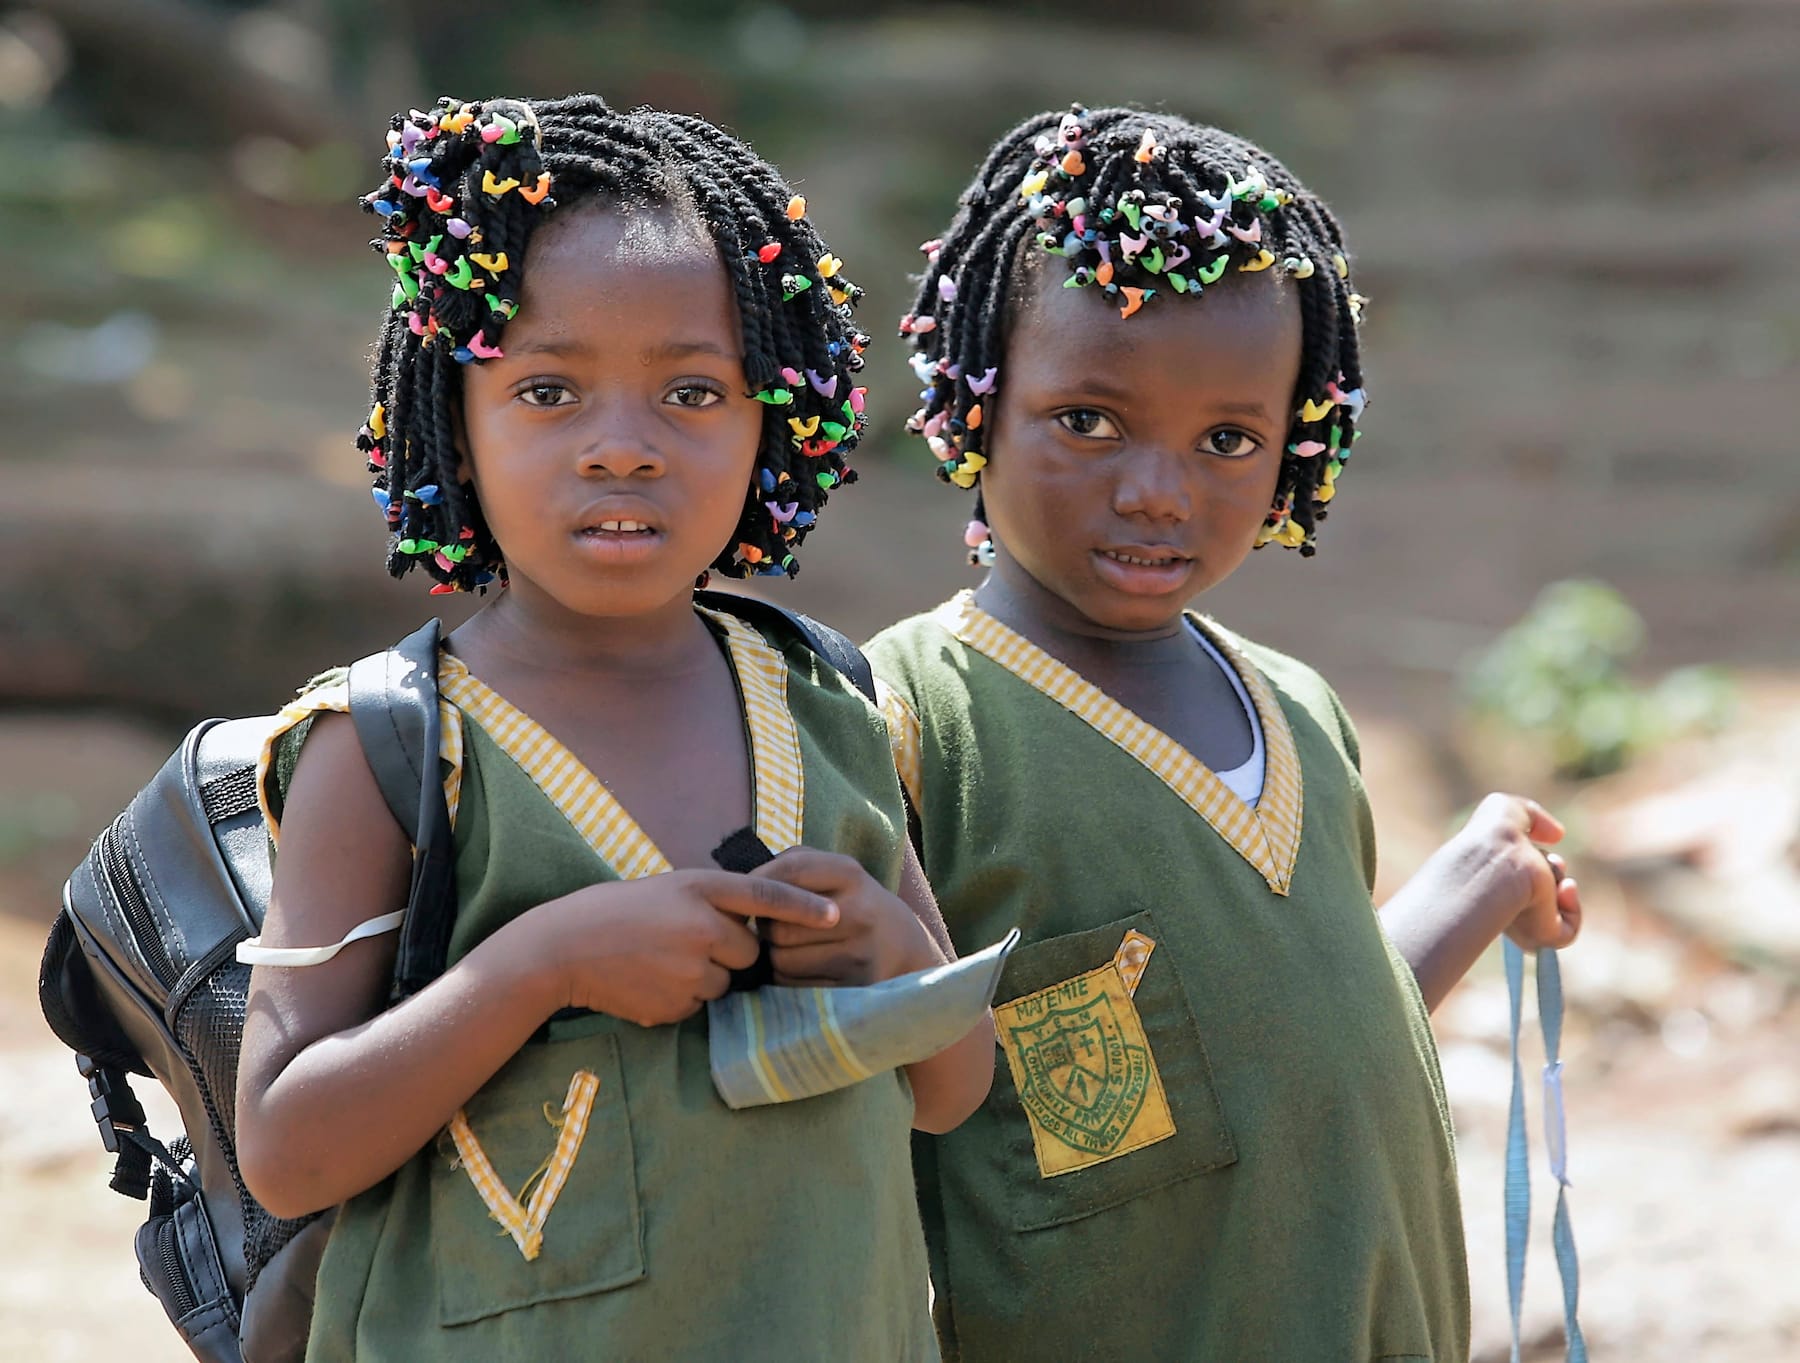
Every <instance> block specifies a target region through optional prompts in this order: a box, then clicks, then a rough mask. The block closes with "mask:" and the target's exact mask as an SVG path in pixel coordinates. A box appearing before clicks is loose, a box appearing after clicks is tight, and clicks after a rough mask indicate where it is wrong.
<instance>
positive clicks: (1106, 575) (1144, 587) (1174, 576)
mask: <svg viewBox="0 0 1800 1363" xmlns="http://www.w3.org/2000/svg"><path fill="white" fill-rule="evenodd" d="M1134 548H1136V546H1134ZM1094 564H1095V569H1096V571H1097V572H1098V574H1099V576H1100V578H1101V580H1102V581H1104V582H1106V583H1108V584H1109V585H1111V586H1112V587H1114V588H1115V589H1117V590H1119V591H1122V592H1125V593H1127V594H1128V595H1131V596H1166V595H1168V594H1169V593H1170V592H1172V591H1175V590H1177V589H1179V588H1180V587H1181V585H1182V584H1183V583H1184V582H1186V581H1187V577H1188V571H1189V569H1191V568H1192V567H1193V565H1194V561H1193V560H1192V559H1190V558H1183V557H1179V556H1175V557H1171V556H1170V551H1168V550H1155V549H1148V548H1140V549H1137V550H1136V552H1133V550H1132V549H1096V550H1094Z"/></svg>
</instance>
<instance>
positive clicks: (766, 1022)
mask: <svg viewBox="0 0 1800 1363" xmlns="http://www.w3.org/2000/svg"><path fill="white" fill-rule="evenodd" d="M387 140H388V151H387V157H386V160H385V162H384V179H383V182H382V184H381V185H380V186H379V187H378V188H377V189H376V190H375V191H374V192H373V193H372V194H370V195H369V196H368V198H367V199H366V200H365V204H366V206H367V207H368V208H369V209H370V210H371V211H372V212H374V213H377V214H379V215H380V216H381V217H382V219H383V221H384V228H383V231H382V235H381V237H380V239H379V240H378V241H377V242H376V243H375V246H376V248H377V249H378V250H379V251H380V252H381V254H382V255H383V256H384V257H385V259H386V260H387V261H388V263H389V264H390V265H391V266H392V267H393V269H394V271H395V274H396V276H397V283H396V284H395V286H394V292H393V299H392V303H393V306H392V311H391V313H390V315H389V318H388V321H387V324H386V326H385V327H384V329H383V331H382V334H381V339H380V343H379V347H378V351H377V355H376V361H375V379H374V386H375V401H374V407H373V410H372V411H371V413H370V416H369V419H368V422H367V424H366V425H365V426H364V428H363V431H362V434H361V439H360V445H361V449H362V451H363V454H364V456H365V457H366V459H367V461H368V466H369V470H370V472H371V474H372V475H373V477H374V491H375V501H376V503H377V505H378V506H379V507H380V509H381V511H382V514H383V516H384V518H385V520H386V523H387V526H388V529H389V550H388V567H389V569H390V571H392V572H393V573H394V574H395V575H396V576H399V575H403V574H405V573H406V572H408V571H409V570H411V569H415V568H417V569H421V570H423V572H424V573H425V574H426V575H427V576H428V577H430V578H432V579H433V580H434V581H435V582H436V584H437V585H436V586H435V587H434V588H433V590H434V591H436V592H454V591H476V592H486V593H487V594H488V596H489V600H488V603H487V604H486V605H485V606H484V608H482V609H481V610H480V611H478V612H477V613H476V614H475V615H474V616H473V617H472V618H471V619H470V620H469V621H468V622H467V623H466V624H464V625H463V626H461V627H460V628H458V629H457V630H455V631H454V632H453V633H452V634H451V635H450V636H449V639H448V644H447V647H446V649H445V651H443V652H442V654H441V657H440V662H439V667H438V673H437V685H438V692H439V695H440V697H441V704H440V714H441V718H442V731H443V739H442V747H441V752H440V756H441V767H442V771H443V774H444V792H445V798H446V804H447V807H448V810H449V814H450V818H451V820H452V821H453V826H454V849H453V851H454V868H455V875H454V879H455V887H456V891H455V903H454V904H450V905H444V906H442V911H443V912H445V913H450V914H453V921H452V923H451V926H450V930H449V949H448V955H447V960H446V966H445V969H444V971H443V973H442V974H441V975H439V976H438V977H437V978H436V979H434V980H432V981H431V982H430V983H429V984H427V985H425V986H424V987H423V988H421V989H419V990H418V991H417V992H414V993H411V994H410V995H409V996H407V997H404V998H401V999H399V1000H398V1001H397V1002H390V998H389V984H390V979H391V978H392V974H393V963H394V959H395V951H394V941H395V939H394V936H393V933H392V929H393V928H395V927H397V926H399V922H400V919H401V917H402V914H401V913H399V912H396V908H397V906H398V905H401V904H404V903H405V902H406V897H407V876H408V867H409V862H410V857H409V851H408V837H407V833H408V831H409V830H402V829H401V828H399V827H398V826H396V824H395V822H394V820H393V818H392V817H390V815H389V814H388V812H387V805H386V804H385V803H384V801H383V798H382V795H381V793H380V790H379V788H378V786H377V783H376V781H375V779H374V777H373V776H372V774H371V771H370V769H369V767H368V765H367V763H366V762H365V759H364V756H363V753H362V751H361V749H360V748H359V746H358V741H357V737H356V734H355V732H354V730H353V728H352V726H351V724H350V723H348V722H347V721H346V719H345V717H344V716H343V715H342V714H340V713H337V712H340V711H343V710H344V709H346V708H347V687H346V684H345V682H344V679H343V676H342V675H341V674H333V675H329V676H327V677H325V678H322V679H320V680H319V681H318V682H316V683H315V684H314V685H313V686H312V687H311V688H310V689H309V690H308V691H307V692H306V693H305V694H304V695H303V696H302V697H301V698H300V700H298V701H297V702H295V703H294V705H292V706H290V707H289V709H288V710H287V711H286V712H285V714H284V719H283V724H282V728H281V732H280V733H278V735H277V736H276V737H275V738H274V739H273V740H271V743H270V746H269V748H268V750H267V751H266V752H265V757H264V763H263V768H262V771H261V773H260V781H259V784H260V786H261V792H262V796H263V799H264V806H265V810H266V813H267V815H268V818H269V826H270V830H271V833H272V834H273V833H275V832H276V831H277V830H278V831H279V835H280V854H279V859H278V861H277V864H276V870H275V878H274V889H273V895H272V899H271V904H270V908H269V911H268V917H267V921H266V923H265V924H264V928H263V932H262V935H261V937H260V938H258V939H255V940H253V941H252V942H249V943H246V944H244V945H243V946H242V947H241V948H240V949H239V956H240V959H242V960H245V961H249V962H251V963H253V964H254V966H255V973H254V976H253V979H252V984H251V989H250V998H249V1016H248V1018H247V1020H246V1023H245V1028H244V1042H243V1052H242V1070H241V1081H240V1086H239V1092H238V1104H237V1123H238V1125H237V1137H238V1150H239V1154H240V1157H241V1162H242V1170H243V1177H244V1180H245V1183H246V1184H247V1186H248V1187H249V1188H250V1189H251V1190H252V1191H253V1192H254V1194H255V1195H256V1196H257V1197H258V1198H259V1199H260V1200H261V1201H262V1202H263V1203H264V1204H265V1205H266V1206H267V1207H268V1209H269V1210H270V1211H271V1212H273V1213H275V1214H277V1215H279V1216H285V1217H299V1216H301V1215H303V1214H307V1213H311V1212H314V1211H317V1210H319V1209H321V1208H327V1207H332V1206H334V1205H336V1204H342V1206H341V1207H340V1208H339V1210H338V1213H337V1219H336V1221H335V1224H334V1225H333V1226H332V1228H331V1231H330V1237H329V1240H328V1242H327V1243H326V1245H325V1249H324V1257H323V1261H322V1264H321V1267H320V1270H319V1274H318V1292H317V1304H316V1308H315V1312H314V1315H313V1319H312V1330H311V1338H310V1344H309V1349H308V1354H307V1357H308V1358H309V1359H311V1360H315V1363H317V1361H320V1360H340V1359H341V1360H348V1359H356V1360H392V1361H393V1363H401V1361H402V1360H403V1361H404V1363H416V1361H417V1360H439V1359H441V1360H470V1361H471V1363H474V1361H475V1360H481V1363H488V1360H494V1359H511V1358H518V1359H523V1358H600V1357H604V1358H619V1359H625V1358H680V1359H700V1360H705V1359H719V1360H726V1359H730V1360H744V1359H768V1360H781V1361H782V1363H788V1361H789V1360H795V1359H819V1360H836V1359H851V1358H856V1359H876V1358H880V1359H884V1360H887V1359H902V1360H926V1359H932V1358H935V1357H936V1356H937V1349H936V1344H935V1342H934V1340H933V1336H932V1330H931V1325H930V1321H929V1318H928V1315H927V1308H926V1297H927V1279H926V1258H925V1248H924V1243H923V1239H922V1235H921V1232H920V1226H919V1221H918V1214H917V1210H916V1204H915V1201H914V1195H913V1183H912V1171H911V1163H910V1150H909V1140H908V1136H909V1132H910V1131H911V1130H912V1129H914V1128H915V1127H916V1128H919V1129H925V1130H933V1131H945V1130H949V1129H950V1128H951V1127H954V1126H955V1125H956V1124H957V1123H958V1122H959V1121H961V1120H962V1119H963V1118H964V1117H965V1116H966V1115H967V1114H968V1113H969V1112H970V1111H972V1110H973V1108H974V1107H975V1106H976V1105H977V1104H978V1103H979V1102H980V1101H981V1098H982V1096H983V1095H984V1094H985V1092H986V1090H987V1087H988V1084H989V1080H990V1077H991V1074H992V1069H993V1065H992V1057H993V1049H992V1039H991V1038H992V1030H991V1025H990V1021H989V1018H988V1015H987V1012H986V1004H987V998H988V995H989V994H990V993H991V988H992V978H991V975H992V971H990V972H989V974H990V978H989V979H988V980H987V983H986V985H985V986H982V985H981V984H980V982H979V981H977V982H976V987H974V988H972V989H971V988H960V990H959V989H958V988H953V987H952V986H955V985H956V983H957V981H958V980H963V979H964V978H965V977H964V976H963V975H961V974H959V973H958V972H959V966H958V965H950V964H947V963H948V962H949V961H950V960H951V953H950V950H949V944H948V938H947V936H946V935H945V933H944V930H943V926H942V921H941V919H940V918H939V917H938V914H937V911H936V909H935V907H934V906H933V904H932V901H931V896H930V892H929V890H928V889H927V888H926V886H925V883H924V880H923V878H922V876H921V874H920V871H919V867H918V864H917V861H916V859H915V857H914V855H913V853H912V852H911V850H910V848H909V846H908V844H907V839H906V836H905V816H904V812H903V805H902V797H901V792H900V789H899V786H898V783H897V781H896V780H895V775H894V771H893V766H892V762H891V759H890V755H889V749H888V743H887V737H886V731H885V728H884V726H883V724H882V721H881V717H880V715H879V714H878V713H877V712H876V710H875V708H874V707H873V705H872V704H871V703H870V702H868V701H867V700H865V699H864V697H863V696H862V695H861V694H859V693H858V691H857V689H856V687H854V686H853V685H852V684H851V683H850V682H849V681H848V680H846V679H845V678H844V677H843V676H841V675H840V674H839V673H838V672H836V671H835V670H833V669H832V668H830V667H828V666H825V665H824V664H823V663H822V662H821V660H820V657H819V655H818V653H816V652H815V651H814V649H813V648H812V647H810V646H809V644H808V641H807V640H806V639H804V638H802V637H801V635H800V634H798V633H796V632H795V631H794V630H792V629H789V628H787V627H786V624H788V623H792V622H791V621H788V622H786V623H774V622H771V620H770V617H769V616H768V614H766V613H763V614H759V615H757V616H755V617H754V619H755V620H757V621H761V622H762V623H753V622H752V618H749V617H746V616H745V615H743V614H741V613H738V612H735V611H734V610H733V609H731V608H729V606H727V605H723V604H719V603H718V602H717V601H714V602H712V603H710V604H706V605H704V606H702V605H700V604H697V602H696V599H695V585H696V579H697V578H700V579H703V578H704V577H705V575H706V573H707V572H708V570H709V569H710V570H711V571H717V572H720V573H723V574H725V575H728V576H744V575H746V574H749V573H762V574H771V575H777V576H788V575H791V574H792V573H793V572H794V571H795V570H796V567H797V564H796V560H795V557H794V554H795V551H796V550H797V549H798V547H799V546H800V544H801V542H802V541H803V540H804V539H805V537H806V535H807V534H808V533H809V532H810V530H811V529H812V527H813V525H814V523H815V520H816V518H817V515H818V513H819V511H820V510H821V508H822V507H823V506H824V504H825V501H826V498H827V495H828V494H829V493H830V492H831V491H832V490H834V489H835V488H837V487H838V486H839V485H841V484H842V483H845V482H848V481H851V478H852V475H851V474H850V472H849V471H848V469H847V466H846V456H847V455H848V453H849V452H850V450H851V449H852V448H853V447H854V446H855V444H856V442H857V439H858V436H859V435H860V433H861V430H862V426H863V390H862V389H861V388H860V387H859V386H857V377H856V376H857V371H858V370H860V368H861V367H862V359H861V351H862V348H863V345H864V344H865V342H866V340H867V338H866V337H864V336H862V335H861V334H859V332H858V331H857V330H856V328H855V327H854V325H852V322H851V318H850V313H849V306H850V304H851V303H853V302H854V301H855V297H856V293H857V291H856V289H855V287H854V286H853V285H852V284H850V283H849V282H848V281H847V280H846V279H845V278H844V276H843V274H842V272H841V262H839V261H838V259H837V258H836V257H835V256H833V255H832V254H831V253H830V252H829V250H827V249H826V247H825V245H824V243H823V242H822V241H821V240H820V239H819V237H818V235H817V234H816V233H815V231H814V230H813V228H812V227H811V225H810V224H809V222H808V221H807V218H806V206H805V203H804V201H803V200H802V199H800V198H799V197H798V196H795V195H793V193H792V191H791V190H789V189H788V188H787V186H786V185H784V184H783V182H782V181H781V178H780V176H779V175H778V174H777V173H776V172H775V171H774V170H773V169H772V168H771V167H769V166H768V165H766V164H765V163H763V162H762V161H760V160H759V159H757V158H756V157H755V156H754V155H753V154H752V153H751V152H750V150H749V149H748V148H746V147H745V146H743V145H742V144H741V143H739V142H737V141H736V140H734V139H733V138H731V137H729V136H728V135H726V134H725V133H723V132H721V131H720V130H719V129H717V128H715V127H712V126H711V125H709V124H707V123H704V122H702V121H700V120H698V119H692V118H684V117H680V116H676V115H671V114H662V113H657V112H653V111H647V110H646V111H638V112H634V113H630V114H624V113H619V112H617V111H615V110H613V109H611V108H609V107H608V106H607V105H606V104H604V103H603V102H602V101H600V100H599V99H596V98H593V97H588V96H577V97H574V98H570V99H564V100H557V101H550V102H525V101H518V100H489V101H485V102H479V103H463V102H461V101H457V100H451V99H446V100H444V101H442V102H441V103H440V104H439V105H438V106H437V107H436V108H434V109H432V110H430V111H424V112H421V111H417V110H415V111H413V112H411V113H410V114H407V115H403V116H399V117H396V118H395V120H394V121H393V124H392V127H391V129H390V131H389V134H388V139H387ZM734 829H735V830H741V831H740V832H739V833H738V834H736V835H733V836H732V837H729V838H728V837H727V836H726V835H728V834H731V833H732V830H734ZM742 830H749V831H742ZM721 839H724V842H721ZM746 843H747V844H748V845H750V846H752V847H753V848H754V849H755V850H756V851H757V852H758V853H759V855H757V856H754V857H749V858H747V859H746V858H745V857H742V856H740V857H739V858H738V864H736V865H735V866H734V867H733V869H719V868H718V867H717V866H715V864H714V863H715V860H721V859H722V858H720V857H719V856H718V855H717V854H718V853H719V851H720V849H721V848H723V847H727V846H734V845H736V846H740V848H741V846H742V845H744V844H746ZM771 853H772V854H774V855H773V857H772V859H769V857H770V854H771ZM758 861H760V862H762V864H761V865H756V864H755V863H756V862H758ZM750 920H757V921H758V922H759V923H760V924H761V925H762V934H761V936H760V937H759V935H758V933H757V932H755V931H753V930H752V927H751V926H750ZM321 944H330V945H321ZM759 959H760V960H761V961H762V962H763V964H764V968H765V973H766V976H767V978H766V980H765V984H766V988H763V989H759V990H757V991H756V992H755V993H754V994H749V995H746V994H745V993H744V992H743V991H739V992H738V993H735V994H732V995H731V996H730V998H729V999H726V998H725V997H724V996H726V995H727V991H728V989H729V988H730V986H731V985H732V983H733V972H742V971H748V970H750V969H752V968H753V967H756V966H757V965H758V963H759ZM961 964H967V963H961ZM991 964H992V965H994V966H997V964H998V960H997V957H996V958H993V959H992V961H991ZM300 967H304V968H300ZM917 972H924V973H923V974H917ZM909 981H910V983H909ZM946 982H948V983H946ZM947 988H948V989H949V990H950V993H949V995H945V994H944V993H941V992H934V991H942V990H944V989H947ZM946 997H948V998H949V1003H948V1004H947V1005H945V1006H943V1007H939V1006H938V1003H941V1002H942V1001H943V1000H944V999H945V998H946ZM918 998H925V999H927V1000H928V1001H934V1000H935V1001H937V1002H933V1003H932V1006H931V1008H930V1009H929V1011H931V1012H933V1013H936V1014H940V1016H937V1017H935V1018H934V1019H933V1020H932V1023H931V1025H930V1026H926V1027H923V1028H922V1029H918V1030H917V1031H916V1033H909V1034H908V1035H907V1036H903V1037H901V1038H900V1039H899V1041H898V1042H896V1041H895V1038H894V1036H893V1035H891V1033H892V1032H893V1030H894V1028H893V1026H892V1025H891V1024H892V1023H893V1019H894V1018H895V1017H896V1016H897V1015H908V1014H907V1010H908V1009H909V1008H910V1009H912V1011H913V1012H914V1013H916V1012H917V1011H918V1010H917V1006H916V1003H917V999H918ZM746 1000H747V1001H746ZM838 1000H842V1002H838ZM896 1010H898V1013H897V1012H896ZM709 1017H710V1022H711V1025H710V1026H709ZM946 1019H948V1020H949V1024H950V1025H948V1026H946ZM902 1030H905V1029H902ZM921 1036H923V1037H924V1038H925V1039H924V1040H923V1041H921V1040H920V1037H921ZM908 1041H911V1042H912V1043H914V1044H912V1045H910V1047H909V1046H908V1045H907V1044H905V1043H907V1042H908ZM896 1066H898V1067H899V1068H896ZM857 1080H861V1081H862V1082H854V1081H857ZM809 1095H811V1096H809ZM801 1097H805V1098H806V1101H788V1100H791V1099H796V1098H801ZM739 1108H742V1109H743V1110H736V1109H739Z"/></svg>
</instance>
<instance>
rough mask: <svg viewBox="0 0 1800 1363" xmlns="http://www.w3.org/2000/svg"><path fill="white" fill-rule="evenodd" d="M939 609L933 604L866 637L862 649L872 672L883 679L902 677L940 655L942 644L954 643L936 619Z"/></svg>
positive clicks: (939, 620) (889, 679)
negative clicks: (872, 667) (871, 636)
mask: <svg viewBox="0 0 1800 1363" xmlns="http://www.w3.org/2000/svg"><path fill="white" fill-rule="evenodd" d="M946 604H948V603H946ZM943 610H944V606H937V607H934V608H933V609H931V610H928V611H921V612H920V613H919V614H917V615H909V616H907V617H906V619H904V620H896V621H895V622H894V623H893V624H891V625H889V626H888V627H887V628H886V629H884V630H882V631H881V632H880V633H879V634H877V635H876V636H875V637H874V638H873V639H871V640H869V642H868V643H867V644H865V645H864V646H863V651H864V652H866V653H867V654H868V655H869V661H870V663H872V664H873V665H874V668H875V672H876V675H878V676H879V677H881V678H882V679H883V680H884V681H902V680H905V679H906V678H907V677H908V676H910V675H911V674H912V673H913V672H914V671H915V670H916V669H917V668H918V667H919V666H920V665H921V664H929V663H930V662H931V661H932V660H933V659H934V658H935V657H939V656H941V655H942V653H943V651H944V649H945V648H946V646H955V645H956V643H957V641H956V639H955V637H954V636H953V635H952V634H951V633H950V631H949V630H947V629H945V628H944V625H943V622H942V620H941V619H940V616H941V615H942V613H943Z"/></svg>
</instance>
